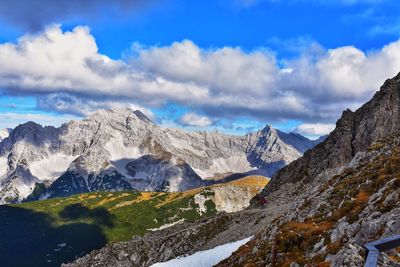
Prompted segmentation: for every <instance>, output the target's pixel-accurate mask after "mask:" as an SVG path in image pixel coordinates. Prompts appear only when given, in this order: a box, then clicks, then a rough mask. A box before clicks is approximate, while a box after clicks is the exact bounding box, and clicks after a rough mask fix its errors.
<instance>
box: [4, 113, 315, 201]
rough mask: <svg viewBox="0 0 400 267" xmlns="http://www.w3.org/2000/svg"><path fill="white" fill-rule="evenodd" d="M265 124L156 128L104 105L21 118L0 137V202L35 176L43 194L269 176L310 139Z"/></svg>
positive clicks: (31, 184)
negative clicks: (244, 131)
mask: <svg viewBox="0 0 400 267" xmlns="http://www.w3.org/2000/svg"><path fill="white" fill-rule="evenodd" d="M312 145H313V144H312V142H311V141H310V140H308V139H307V138H303V139H302V138H294V137H292V136H291V135H290V134H284V133H282V132H280V131H278V130H276V129H274V128H272V127H271V126H270V125H267V126H266V127H265V128H264V129H262V130H260V131H257V132H254V133H252V134H248V135H245V136H234V135H227V134H224V133H220V132H187V131H185V130H182V129H169V128H162V127H160V126H158V125H157V124H155V123H154V122H152V121H151V120H150V119H149V118H148V117H147V116H146V115H145V114H144V113H143V112H141V111H139V110H132V109H129V108H114V109H102V110H98V111H96V112H94V113H92V114H90V115H89V116H88V117H87V118H86V119H84V120H82V121H70V122H69V123H66V124H64V125H62V126H61V127H60V128H54V127H48V126H46V127H42V126H41V125H39V124H36V123H34V122H27V123H25V124H22V125H19V126H18V127H16V128H15V129H14V130H13V131H12V133H11V135H10V138H7V139H5V140H4V141H3V142H1V143H0V204H1V203H10V202H19V201H21V200H23V199H24V198H26V197H27V196H28V195H29V194H30V193H31V192H32V190H33V189H34V188H35V185H36V184H37V183H44V184H46V186H48V187H47V189H46V190H47V191H46V194H45V195H46V196H49V197H56V196H68V195H72V194H76V193H83V192H92V191H116V190H133V189H136V190H141V191H143V190H145V191H182V190H187V189H192V188H195V187H199V186H204V185H208V184H210V183H213V182H214V181H216V180H220V179H224V178H227V179H232V177H238V178H239V177H242V176H243V175H247V174H262V175H265V176H271V175H272V174H274V173H275V172H276V171H277V170H278V169H279V168H281V167H283V166H285V165H286V164H288V163H289V162H291V161H293V160H295V159H297V158H298V157H300V156H301V154H302V152H303V151H305V150H306V149H307V148H310V147H311V146H312Z"/></svg>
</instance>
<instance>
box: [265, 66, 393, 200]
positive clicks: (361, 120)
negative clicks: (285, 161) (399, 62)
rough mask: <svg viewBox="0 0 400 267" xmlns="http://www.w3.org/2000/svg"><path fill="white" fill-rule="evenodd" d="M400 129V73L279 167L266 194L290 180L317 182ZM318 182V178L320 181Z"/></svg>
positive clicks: (345, 112) (292, 181) (345, 113)
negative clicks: (324, 135)
mask: <svg viewBox="0 0 400 267" xmlns="http://www.w3.org/2000/svg"><path fill="white" fill-rule="evenodd" d="M399 129H400V74H399V75H397V76H396V77H394V78H393V79H388V80H387V81H386V82H385V83H384V85H383V86H382V87H381V89H380V90H379V91H378V92H377V93H376V94H375V95H374V97H373V98H372V99H371V100H370V101H369V102H367V103H366V104H364V105H363V106H362V107H361V108H359V109H358V110H357V111H355V112H352V111H351V110H346V111H344V112H343V114H342V117H341V118H340V119H339V120H338V121H337V123H336V128H335V130H334V131H333V132H332V133H331V134H330V135H329V136H328V137H327V138H326V139H325V141H324V142H322V143H320V144H319V145H317V146H316V147H315V148H314V149H312V150H309V151H307V152H306V153H305V154H304V155H303V157H301V158H300V159H298V160H296V161H294V162H292V163H291V164H290V165H288V166H287V167H286V168H284V169H281V170H280V171H278V172H277V173H276V174H275V176H274V177H273V179H272V180H271V183H270V184H269V185H268V187H266V189H265V192H264V195H268V194H269V193H271V192H273V191H276V190H278V189H279V188H280V187H281V186H282V185H287V184H288V183H296V182H299V181H301V182H302V183H305V184H306V183H310V182H313V181H314V180H315V179H316V178H318V177H319V175H320V174H321V173H322V172H329V171H337V168H340V167H343V166H344V165H346V164H347V163H349V162H350V161H351V160H352V158H353V157H354V156H355V155H356V153H357V152H360V151H365V150H366V149H367V148H368V147H370V146H371V145H372V144H373V143H374V142H375V141H378V140H379V139H381V138H384V137H386V136H389V135H391V134H392V133H394V132H396V131H398V130H399ZM316 182H317V183H318V181H316Z"/></svg>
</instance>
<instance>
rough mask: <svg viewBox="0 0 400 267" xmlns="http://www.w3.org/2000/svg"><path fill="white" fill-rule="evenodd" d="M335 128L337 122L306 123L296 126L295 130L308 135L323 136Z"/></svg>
mask: <svg viewBox="0 0 400 267" xmlns="http://www.w3.org/2000/svg"><path fill="white" fill-rule="evenodd" d="M334 128H335V124H329V123H314V124H312V123H304V124H301V125H299V126H297V127H296V129H295V130H294V132H297V133H299V134H302V135H308V136H310V135H311V136H322V135H326V134H329V133H330V132H331V131H333V129H334Z"/></svg>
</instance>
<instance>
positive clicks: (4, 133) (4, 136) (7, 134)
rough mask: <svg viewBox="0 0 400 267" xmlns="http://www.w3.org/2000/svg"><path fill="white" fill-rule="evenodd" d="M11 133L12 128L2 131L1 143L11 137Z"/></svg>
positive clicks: (0, 135) (0, 131) (0, 133)
mask: <svg viewBox="0 0 400 267" xmlns="http://www.w3.org/2000/svg"><path fill="white" fill-rule="evenodd" d="M11 131H12V129H10V128H5V129H0V142H1V141H2V140H3V139H5V138H7V137H8V136H9V135H10V133H11Z"/></svg>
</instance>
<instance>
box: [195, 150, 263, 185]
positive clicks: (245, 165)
mask: <svg viewBox="0 0 400 267" xmlns="http://www.w3.org/2000/svg"><path fill="white" fill-rule="evenodd" d="M255 169H256V168H255V167H252V166H251V165H250V163H249V161H248V160H247V157H246V155H245V154H244V153H243V154H237V155H233V156H230V157H227V158H217V159H215V160H214V161H213V164H212V165H211V166H210V167H209V168H208V169H206V170H200V169H197V168H193V170H194V171H195V172H196V173H197V174H198V175H200V177H202V178H203V179H206V178H212V177H213V176H215V175H216V174H224V173H243V172H248V171H251V170H255Z"/></svg>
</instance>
